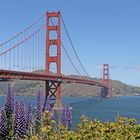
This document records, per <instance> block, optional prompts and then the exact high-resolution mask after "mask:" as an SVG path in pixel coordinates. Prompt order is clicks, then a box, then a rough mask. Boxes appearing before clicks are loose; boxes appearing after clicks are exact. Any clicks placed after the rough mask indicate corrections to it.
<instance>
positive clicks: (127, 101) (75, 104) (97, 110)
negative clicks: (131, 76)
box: [0, 96, 140, 128]
mask: <svg viewBox="0 0 140 140" xmlns="http://www.w3.org/2000/svg"><path fill="white" fill-rule="evenodd" d="M21 98H23V99H24V101H25V105H27V103H28V101H30V102H31V103H32V106H33V107H35V106H36V97H35V96H16V97H15V99H21ZM4 101H5V96H0V108H2V106H3V105H4ZM42 102H43V101H42ZM62 103H63V105H64V104H67V103H69V105H70V106H71V107H72V119H73V128H76V125H77V124H78V123H79V121H80V117H81V115H83V114H84V115H86V116H87V117H88V118H90V119H95V118H97V119H99V120H101V121H115V118H116V117H118V116H124V117H128V118H130V117H131V118H132V117H134V118H136V119H137V121H138V122H140V96H125V97H123V96H121V97H116V98H99V97H67V96H63V97H62Z"/></svg>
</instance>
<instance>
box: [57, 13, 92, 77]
mask: <svg viewBox="0 0 140 140" xmlns="http://www.w3.org/2000/svg"><path fill="white" fill-rule="evenodd" d="M60 16H61V20H62V23H63V25H64V28H65V31H66V34H67V36H68V39H69V41H70V43H71V46H72V48H73V50H74V53H75V55H76V56H77V59H78V61H79V63H80V65H81V66H82V68H83V70H84V72H85V73H86V75H87V76H88V77H90V76H89V74H88V73H87V71H86V69H85V68H84V66H83V64H82V62H81V60H80V58H79V56H78V54H77V52H76V50H75V47H74V45H73V42H72V40H71V37H70V35H69V33H68V30H67V27H66V24H65V22H64V20H63V17H62V15H60Z"/></svg>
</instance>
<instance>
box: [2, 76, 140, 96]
mask: <svg viewBox="0 0 140 140" xmlns="http://www.w3.org/2000/svg"><path fill="white" fill-rule="evenodd" d="M73 76H74V75H73ZM84 78H86V77H84ZM94 80H97V81H101V79H96V78H95V79H94ZM10 83H11V86H12V89H13V91H14V94H16V95H35V94H36V92H37V91H38V90H43V92H44V86H45V84H44V82H37V81H19V80H14V81H12V82H10ZM111 84H112V89H113V90H112V95H115V96H128V95H140V87H134V86H130V85H126V84H124V83H122V82H120V81H116V80H111ZM7 85H8V82H0V95H4V94H5V91H6V89H7ZM99 91H100V90H99V88H97V87H95V86H91V85H83V84H77V83H69V84H62V95H68V96H98V95H99V94H100V92H99Z"/></svg>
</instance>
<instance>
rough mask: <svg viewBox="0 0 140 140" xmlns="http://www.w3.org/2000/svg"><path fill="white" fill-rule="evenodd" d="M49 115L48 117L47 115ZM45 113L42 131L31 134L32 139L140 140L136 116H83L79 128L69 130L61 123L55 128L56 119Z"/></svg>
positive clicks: (139, 127) (139, 129) (139, 126)
mask: <svg viewBox="0 0 140 140" xmlns="http://www.w3.org/2000/svg"><path fill="white" fill-rule="evenodd" d="M46 116H47V117H46ZM48 116H49V114H47V115H45V117H44V121H43V122H44V123H43V125H42V127H41V128H40V133H39V134H36V135H33V136H31V138H30V140H40V139H41V140H135V139H137V140H139V139H140V125H139V124H137V121H136V120H135V119H134V118H131V119H128V118H125V117H119V118H117V119H116V121H115V122H101V121H99V120H97V119H95V120H90V119H88V118H87V117H86V116H82V117H81V121H80V123H79V124H78V126H77V130H76V131H73V130H68V129H67V128H66V127H64V126H62V125H60V126H59V127H58V129H57V130H54V128H53V125H52V124H54V123H55V121H53V120H52V121H49V117H48Z"/></svg>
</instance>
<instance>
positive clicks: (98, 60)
mask: <svg viewBox="0 0 140 140" xmlns="http://www.w3.org/2000/svg"><path fill="white" fill-rule="evenodd" d="M139 6H140V1H139V0H117V1H113V0H88V1H87V0H82V1H81V0H76V1H75V0H71V1H66V0H58V1H55V0H51V1H49V0H46V1H43V0H40V1H34V0H30V1H29V0H24V1H19V0H12V1H9V0H4V1H1V2H0V18H1V22H0V43H2V42H3V41H5V40H7V39H9V38H10V37H11V36H13V35H14V34H16V33H18V32H20V31H21V30H22V29H24V28H25V27H27V26H28V25H30V24H31V23H32V22H33V21H34V20H35V19H36V18H37V17H40V16H41V15H42V14H43V13H45V12H46V11H47V10H49V11H58V10H60V11H61V13H62V16H63V18H64V20H65V23H66V25H67V27H68V31H69V33H70V36H71V38H72V40H73V43H74V46H75V49H76V51H77V53H78V55H79V57H80V59H81V61H82V63H83V65H84V66H85V68H86V70H87V72H88V73H89V75H90V76H92V77H97V78H101V76H102V67H101V65H102V64H104V63H107V64H109V66H110V78H111V79H114V80H120V81H122V82H124V83H126V84H129V85H134V86H140V58H139V53H140V8H139ZM62 34H64V32H63V30H62ZM63 36H64V35H62V40H64V43H65V44H66V43H67V42H66V41H65V38H63Z"/></svg>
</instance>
